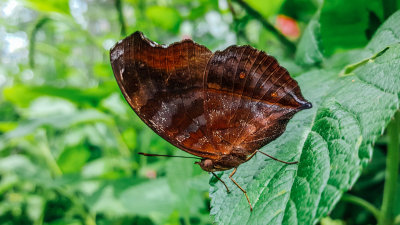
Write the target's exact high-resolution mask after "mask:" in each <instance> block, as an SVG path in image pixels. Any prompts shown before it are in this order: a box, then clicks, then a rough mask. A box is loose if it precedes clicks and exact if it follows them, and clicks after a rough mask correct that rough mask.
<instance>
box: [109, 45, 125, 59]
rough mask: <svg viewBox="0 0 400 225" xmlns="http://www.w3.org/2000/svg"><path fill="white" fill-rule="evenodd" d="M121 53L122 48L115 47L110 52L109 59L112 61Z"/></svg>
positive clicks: (122, 52) (122, 51)
mask: <svg viewBox="0 0 400 225" xmlns="http://www.w3.org/2000/svg"><path fill="white" fill-rule="evenodd" d="M122 54H124V49H123V48H119V47H117V48H116V49H115V50H114V51H113V52H112V53H111V61H114V60H116V59H118V58H119V57H120V56H121V55H122Z"/></svg>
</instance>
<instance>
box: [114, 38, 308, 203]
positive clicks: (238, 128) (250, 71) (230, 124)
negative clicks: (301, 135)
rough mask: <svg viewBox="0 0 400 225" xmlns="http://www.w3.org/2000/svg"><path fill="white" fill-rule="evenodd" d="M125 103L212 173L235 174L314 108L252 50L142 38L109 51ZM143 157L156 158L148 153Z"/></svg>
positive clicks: (282, 70) (275, 64) (291, 82)
mask: <svg viewBox="0 0 400 225" xmlns="http://www.w3.org/2000/svg"><path fill="white" fill-rule="evenodd" d="M110 61H111V65H112V69H113V72H114V75H115V78H116V80H117V83H118V85H119V87H120V89H121V92H122V93H123V95H124V97H125V99H126V101H127V102H128V103H129V105H130V106H131V107H132V109H133V110H134V111H135V112H136V114H137V115H138V116H139V117H140V118H141V119H142V120H143V122H144V123H146V124H147V125H148V126H149V127H150V128H151V129H152V130H153V131H154V132H156V133H157V134H158V135H160V136H161V137H162V138H164V139H165V140H167V141H168V142H169V143H171V144H173V145H174V146H176V147H178V148H179V149H181V150H183V151H185V152H188V153H190V154H192V155H194V156H197V157H199V158H200V159H201V161H199V162H196V164H198V165H200V167H201V168H202V169H203V170H205V171H208V172H211V173H212V174H213V175H214V176H215V177H216V178H218V179H219V180H220V181H221V182H222V183H223V184H224V185H225V187H226V189H227V191H228V192H229V189H228V187H227V185H226V184H225V182H224V181H222V180H221V179H220V178H219V177H218V176H216V174H215V173H214V172H216V171H224V170H229V169H232V168H233V171H232V173H231V174H230V176H229V178H230V179H231V180H232V181H233V182H234V183H235V185H236V186H238V187H239V188H240V190H242V191H243V193H244V195H245V196H246V198H247V201H248V203H249V205H250V209H251V210H252V206H251V203H250V200H249V198H248V196H247V193H246V191H245V190H244V189H243V188H242V187H241V186H240V185H239V184H238V183H237V182H236V181H235V180H234V179H233V177H232V176H233V175H234V174H235V173H236V170H237V167H238V166H239V165H241V164H242V163H245V162H247V161H249V160H250V159H251V158H252V157H253V156H254V155H255V154H256V153H257V152H259V153H262V154H264V155H267V156H269V157H271V158H272V159H274V160H277V161H280V162H283V163H287V164H293V163H297V162H285V161H282V160H279V159H277V158H274V157H272V156H270V155H268V154H266V153H264V152H262V151H259V149H260V148H261V147H262V146H264V145H266V144H268V143H269V142H271V141H273V140H275V139H276V138H278V137H279V136H280V135H281V134H282V133H283V132H284V131H285V128H286V125H287V123H288V122H289V120H290V119H291V118H292V117H293V116H294V114H295V113H297V112H299V111H301V110H303V109H309V108H311V107H312V104H311V103H310V102H308V101H307V100H306V99H304V97H303V96H302V94H301V90H300V87H299V86H298V84H297V82H296V81H295V80H294V79H292V78H291V77H290V75H289V73H288V71H287V70H286V69H285V68H283V67H282V66H280V65H279V64H278V62H277V60H276V59H275V58H274V57H272V56H270V55H268V54H266V53H265V52H263V51H259V50H257V49H255V48H253V47H251V46H247V45H246V46H230V47H228V48H226V49H225V50H223V51H216V52H214V53H213V52H211V51H210V50H209V49H208V48H206V47H205V46H203V45H200V44H197V43H195V42H194V41H192V40H189V39H187V40H182V41H180V42H176V43H173V44H171V45H169V46H166V45H159V44H157V43H155V42H153V41H151V40H149V39H148V38H146V37H145V36H144V35H143V33H141V32H139V31H137V32H135V33H133V34H132V35H130V36H128V37H127V38H125V39H123V40H122V41H119V42H118V43H117V44H116V45H115V46H114V47H113V48H112V49H111V50H110ZM142 154H143V155H154V154H146V153H142Z"/></svg>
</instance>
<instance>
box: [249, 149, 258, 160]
mask: <svg viewBox="0 0 400 225" xmlns="http://www.w3.org/2000/svg"><path fill="white" fill-rule="evenodd" d="M257 151H258V150H256V151H254V152H253V153H251V155H250V156H249V157H247V159H246V162H247V161H249V160H250V159H251V158H253V156H254V155H255V154H256V153H257Z"/></svg>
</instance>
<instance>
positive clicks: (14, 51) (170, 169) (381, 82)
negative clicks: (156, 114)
mask: <svg viewBox="0 0 400 225" xmlns="http://www.w3.org/2000/svg"><path fill="white" fill-rule="evenodd" d="M399 6H400V1H396V0H384V1H378V0H355V1H345V0H336V1H322V0H319V1H318V0H269V1H259V0H246V1H241V0H232V1H230V0H219V1H205V0H180V1H178V0H149V1H145V0H109V1H100V0H42V1H39V0H37V1H35V0H5V1H2V2H0V224H35V225H39V224H71V225H72V224H74V225H75V224H89V225H92V224H99V225H100V224H116V225H117V224H171V225H172V224H173V225H175V224H213V223H217V224H315V223H320V224H323V225H331V224H376V223H378V222H379V223H380V224H400V216H399V214H400V203H399V202H400V200H399V199H400V197H397V196H400V185H396V184H397V183H400V182H399V179H398V176H397V175H398V173H399V169H398V165H399V160H400V159H399V158H400V157H399V155H398V152H399V148H398V147H399V146H398V139H399V131H400V125H399V122H398V120H399V119H398V118H397V119H396V120H393V117H394V115H395V113H396V111H398V109H399V102H400V101H399V96H400V72H399V71H400V58H399V54H400V44H399V43H400V12H396V11H397V9H398V8H399ZM282 15H285V16H288V17H291V18H293V21H295V26H297V27H298V29H299V32H300V34H299V37H288V36H285V35H283V34H281V33H280V32H279V29H280V28H279V27H277V24H278V23H277V20H279V19H280V18H282V17H281V16H282ZM286 25H287V26H289V25H293V24H286ZM137 30H140V31H142V32H143V33H144V34H145V35H146V36H147V37H148V38H149V39H151V40H154V41H156V42H158V43H161V44H170V43H173V42H176V41H179V40H181V39H183V38H188V37H189V38H191V39H193V40H194V41H196V42H198V43H200V44H203V45H205V46H207V47H208V48H209V49H211V50H212V51H216V50H222V49H225V48H226V47H228V46H230V45H233V44H239V45H245V44H248V45H251V46H253V47H255V48H258V49H260V50H263V51H265V52H267V53H268V54H270V55H273V56H274V57H276V58H277V59H278V61H279V62H280V64H282V65H283V66H285V67H286V68H287V69H288V71H289V72H290V74H291V75H292V77H294V78H295V79H296V80H297V81H298V82H299V85H300V87H301V89H302V92H303V93H304V95H305V97H306V98H307V99H308V100H310V101H311V102H312V103H313V105H314V107H313V109H311V110H307V111H304V112H301V113H299V114H298V115H296V116H295V117H294V118H293V120H292V121H291V122H290V123H289V125H288V129H287V132H285V133H284V135H282V136H281V137H280V138H278V139H277V140H276V141H274V142H272V143H271V144H270V145H268V146H266V147H265V148H263V149H262V150H263V151H265V152H268V153H269V154H272V155H275V156H277V157H278V158H280V159H283V160H287V161H290V160H300V163H299V164H298V165H294V166H293V165H289V166H287V165H283V164H280V163H278V162H274V161H272V160H270V159H268V158H266V157H264V156H262V155H256V156H255V157H254V159H252V161H251V162H250V163H246V164H244V165H242V166H240V167H239V169H238V172H237V173H236V174H235V179H236V180H237V181H238V182H239V183H240V184H241V185H242V186H243V187H245V189H246V190H247V191H248V193H249V197H250V199H251V201H252V203H254V211H253V212H252V213H250V211H249V207H248V205H247V201H246V199H245V198H244V196H243V194H242V193H241V192H240V190H238V189H237V188H236V189H235V187H234V186H233V184H232V183H231V182H230V181H229V179H228V175H229V173H230V172H231V171H227V172H225V173H218V174H219V175H220V176H221V177H222V179H224V180H225V181H226V182H227V184H228V186H229V187H230V189H231V190H233V191H232V193H230V194H228V193H226V192H225V189H224V187H223V186H222V184H221V183H218V182H217V180H216V179H215V178H211V177H210V175H209V174H207V173H206V172H204V171H202V170H201V169H200V168H199V167H198V166H197V165H193V162H194V160H192V159H182V158H172V159H171V158H165V157H143V156H139V155H138V154H137V153H138V152H146V153H153V154H169V155H187V154H186V153H185V152H183V151H180V150H178V149H176V148H175V147H173V146H172V145H170V144H169V143H167V142H166V141H165V140H163V139H161V138H160V137H158V136H157V135H156V134H155V133H153V132H152V131H151V130H150V128H148V127H147V126H146V125H145V124H144V123H143V122H142V121H141V120H140V119H139V118H138V117H137V116H136V114H135V113H134V112H133V111H132V110H131V109H130V107H129V105H128V104H127V103H126V101H125V100H124V99H123V96H122V94H121V93H120V90H119V88H118V86H117V83H116V81H115V79H114V76H113V73H112V70H111V66H110V63H109V49H110V48H111V47H112V46H113V45H114V44H115V43H116V42H117V41H119V40H121V39H122V38H124V37H125V36H127V35H129V34H131V33H133V32H134V31H137ZM397 117H399V116H397ZM387 126H389V131H387V129H386V128H387ZM391 149H392V150H391ZM396 152H397V155H396ZM388 155H389V156H388ZM386 168H387V169H386ZM210 186H211V187H210ZM349 190H350V191H349ZM210 213H211V216H210Z"/></svg>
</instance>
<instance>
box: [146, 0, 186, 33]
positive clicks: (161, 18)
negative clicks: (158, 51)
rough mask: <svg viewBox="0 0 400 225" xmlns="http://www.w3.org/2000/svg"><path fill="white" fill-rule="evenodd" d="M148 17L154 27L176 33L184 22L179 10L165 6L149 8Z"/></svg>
mask: <svg viewBox="0 0 400 225" xmlns="http://www.w3.org/2000/svg"><path fill="white" fill-rule="evenodd" d="M146 16H147V17H148V18H149V19H150V20H152V22H153V23H154V25H156V26H160V27H161V28H163V29H165V30H169V31H172V32H174V33H177V32H178V30H179V26H180V24H181V22H182V18H181V15H180V14H179V12H178V10H176V9H174V8H169V7H164V6H152V7H149V8H147V10H146Z"/></svg>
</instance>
